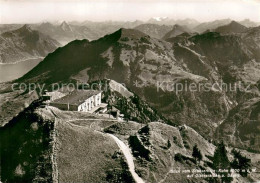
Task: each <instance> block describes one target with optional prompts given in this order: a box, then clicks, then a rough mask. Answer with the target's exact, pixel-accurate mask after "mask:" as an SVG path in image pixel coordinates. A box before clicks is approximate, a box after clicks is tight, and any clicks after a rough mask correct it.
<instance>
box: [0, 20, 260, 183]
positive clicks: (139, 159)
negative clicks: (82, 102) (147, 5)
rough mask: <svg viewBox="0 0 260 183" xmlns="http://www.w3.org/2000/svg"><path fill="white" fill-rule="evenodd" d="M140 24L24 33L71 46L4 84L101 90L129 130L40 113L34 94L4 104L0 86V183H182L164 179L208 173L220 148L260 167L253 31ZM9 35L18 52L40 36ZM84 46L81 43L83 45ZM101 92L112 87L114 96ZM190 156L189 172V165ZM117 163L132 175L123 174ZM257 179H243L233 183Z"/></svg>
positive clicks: (228, 24) (258, 43) (258, 35)
mask: <svg viewBox="0 0 260 183" xmlns="http://www.w3.org/2000/svg"><path fill="white" fill-rule="evenodd" d="M148 22H149V23H147V22H141V21H135V22H124V23H122V22H102V23H96V22H90V21H86V22H83V23H78V22H73V23H72V22H71V23H66V22H63V23H61V24H58V25H53V24H49V23H45V24H39V25H34V26H33V28H34V29H38V30H39V31H41V29H44V31H45V34H48V35H52V36H53V37H56V39H58V40H59V42H63V41H65V42H67V41H70V40H73V41H71V42H69V43H67V44H66V45H65V46H62V47H59V48H57V49H56V50H55V51H53V52H51V53H49V54H48V55H47V56H46V57H45V58H44V59H43V61H42V62H40V63H39V64H38V65H37V66H36V67H35V68H33V69H32V70H31V71H29V72H28V73H26V74H25V75H24V76H23V77H21V78H19V79H17V80H16V81H14V82H15V83H25V84H29V83H37V84H44V86H45V87H46V88H45V89H47V90H50V88H51V85H52V84H54V83H58V84H68V83H78V82H79V83H86V82H87V83H92V82H97V81H98V82H99V83H100V84H101V83H108V85H109V89H108V90H104V91H103V95H104V96H103V102H105V103H108V104H109V105H112V106H114V107H117V108H118V110H119V111H120V113H121V114H124V116H125V117H126V116H127V117H128V120H129V121H128V120H127V121H124V122H122V121H119V120H109V119H107V118H103V117H100V116H97V115H95V114H88V113H81V112H73V111H61V110H59V109H57V108H54V107H50V106H48V107H44V108H42V103H41V101H40V100H35V98H34V95H36V94H35V92H31V93H30V92H29V93H28V92H26V91H25V92H23V93H22V92H19V91H17V92H14V91H12V90H11V83H3V84H0V86H1V89H0V96H1V97H0V101H1V102H0V111H1V115H2V116H3V119H1V121H0V122H1V125H2V126H3V127H1V128H0V132H1V133H0V137H1V138H0V142H1V145H2V148H1V149H0V151H1V153H0V154H1V158H2V159H3V161H1V166H5V167H7V168H6V169H4V170H3V175H4V177H2V178H3V180H4V181H14V182H15V181H18V182H19V181H20V182H21V181H24V180H26V181H36V182H37V181H43V182H48V181H49V182H51V181H60V182H73V181H77V182H86V181H87V182H95V181H96V182H134V180H133V178H136V176H137V177H138V178H140V179H141V180H143V181H147V182H190V181H191V179H190V178H187V177H186V176H184V175H182V174H175V173H173V172H174V171H175V167H178V168H180V169H187V167H188V168H189V169H199V170H208V171H213V169H214V167H213V164H214V151H215V152H216V149H217V146H218V144H219V142H220V141H221V140H222V141H224V142H225V144H226V145H227V150H226V149H224V151H225V153H226V154H227V157H228V158H227V159H228V160H230V161H231V160H233V159H234V157H232V156H233V155H232V149H233V148H238V149H239V151H241V153H242V154H243V155H246V156H248V157H250V158H251V160H252V161H251V163H252V166H253V167H255V168H257V169H258V168H259V167H260V166H259V161H260V159H259V153H260V148H259V147H260V143H259V140H258V139H259V138H260V131H259V129H260V118H259V117H260V27H257V26H256V27H250V26H249V27H246V26H244V25H242V24H240V23H239V22H235V21H232V20H229V19H226V20H218V21H214V22H206V23H202V24H199V23H198V22H196V21H194V20H190V19H187V20H184V21H183V22H186V23H185V24H184V23H183V24H182V23H180V22H178V24H177V22H176V21H173V20H171V19H168V18H167V17H164V18H160V17H157V18H153V19H150V20H149V21H148ZM244 23H247V24H248V25H254V24H252V23H251V22H249V21H245V22H244ZM122 24H123V25H124V26H125V27H127V28H122V27H124V26H123V25H122ZM187 24H189V26H187ZM41 26H42V27H41ZM40 27H41V28H40ZM18 30H19V31H18V32H19V34H18V33H17V30H14V31H10V32H7V33H4V34H7V35H6V36H8V35H9V36H10V35H12V36H13V35H15V36H17V35H21V34H22V33H23V34H24V32H25V33H26V35H27V34H29V35H30V41H29V42H30V43H31V42H33V41H31V39H32V38H34V36H32V35H31V33H32V32H33V35H34V34H36V35H39V34H40V35H42V33H39V32H38V31H35V30H32V29H31V28H30V27H28V26H23V27H22V28H21V29H18ZM95 30H99V31H95ZM42 31H43V30H42ZM85 31H86V32H85ZM74 33H75V34H74ZM85 33H86V34H85ZM92 33H93V34H92ZM89 35H91V36H93V40H92V39H91V38H90V37H89V39H86V38H87V36H89ZM59 36H61V37H59ZM74 36H75V37H74ZM77 36H79V37H77ZM81 36H82V37H81ZM18 37H21V36H18ZM24 37H26V36H24ZM36 37H37V36H36ZM47 37H49V36H47ZM99 37H100V38H99ZM75 38H76V39H81V40H74V39H75ZM26 40H27V39H25V40H23V42H25V43H26ZM32 40H34V39H32ZM36 40H37V39H36ZM28 45H29V46H31V44H29V43H28ZM29 46H28V48H30V49H34V48H35V46H32V47H29ZM30 49H29V50H30ZM112 83H114V84H116V85H120V86H122V85H123V84H124V86H125V91H124V92H121V91H119V90H116V89H115V88H113V87H112V86H111V84H112ZM191 88H193V89H191ZM2 96H3V97H2ZM10 134H11V135H10ZM115 139H116V140H115ZM14 141H15V142H16V143H11V142H14ZM122 143H123V144H127V146H124V145H122ZM122 146H123V147H124V151H122ZM195 146H197V147H198V148H199V149H200V151H201V153H202V157H203V158H202V161H201V162H197V161H196V159H194V158H193V148H194V147H195ZM32 147H35V148H34V149H33V148H32ZM128 148H129V149H128ZM86 149H88V151H86ZM127 150H129V151H127ZM125 151H127V152H125ZM127 153H128V155H129V154H130V159H132V161H133V163H132V164H134V166H135V167H131V168H130V165H129V157H128V158H127V156H126V155H125V154H127ZM3 157H5V158H3ZM16 157H19V158H16ZM90 157H91V158H90ZM90 159H91V160H90ZM10 162H11V163H10ZM97 165H98V166H97ZM126 167H128V168H126ZM132 171H134V172H135V174H133V172H132ZM133 175H135V176H133ZM259 178H260V177H259V175H258V174H257V173H255V174H254V173H250V174H249V176H248V177H237V178H234V182H249V181H258V180H259ZM192 181H194V182H214V181H215V182H218V181H221V180H220V179H217V180H215V179H214V180H213V179H207V178H197V177H195V178H194V179H192Z"/></svg>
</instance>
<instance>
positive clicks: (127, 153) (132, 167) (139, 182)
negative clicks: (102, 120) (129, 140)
mask: <svg viewBox="0 0 260 183" xmlns="http://www.w3.org/2000/svg"><path fill="white" fill-rule="evenodd" d="M108 135H109V136H111V137H112V138H113V139H114V140H115V141H116V143H117V145H118V147H119V148H120V150H121V151H122V152H123V154H124V156H125V158H126V161H127V164H128V168H129V171H130V173H131V174H132V176H133V178H134V180H135V182H136V183H144V181H143V179H142V178H141V177H139V176H138V175H137V173H136V172H135V164H134V158H133V155H132V153H131V150H130V149H129V147H127V146H126V145H125V144H124V142H122V141H121V140H119V139H118V138H117V137H116V136H114V135H112V134H108Z"/></svg>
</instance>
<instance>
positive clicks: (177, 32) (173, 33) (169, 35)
mask: <svg viewBox="0 0 260 183" xmlns="http://www.w3.org/2000/svg"><path fill="white" fill-rule="evenodd" d="M183 33H188V34H189V33H191V30H190V29H188V28H187V27H184V26H180V25H178V24H176V25H174V26H173V28H172V30H171V31H169V32H167V33H166V34H165V35H164V36H163V37H162V39H163V40H166V39H170V38H173V37H176V36H178V35H181V34H183Z"/></svg>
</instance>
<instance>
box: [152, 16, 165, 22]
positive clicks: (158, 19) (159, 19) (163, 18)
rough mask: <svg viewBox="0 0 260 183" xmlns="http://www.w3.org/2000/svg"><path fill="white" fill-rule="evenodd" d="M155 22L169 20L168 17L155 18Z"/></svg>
mask: <svg viewBox="0 0 260 183" xmlns="http://www.w3.org/2000/svg"><path fill="white" fill-rule="evenodd" d="M153 19H154V20H156V21H158V22H161V21H163V20H166V19H168V17H153Z"/></svg>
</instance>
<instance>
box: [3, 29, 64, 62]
mask: <svg viewBox="0 0 260 183" xmlns="http://www.w3.org/2000/svg"><path fill="white" fill-rule="evenodd" d="M58 46H60V44H59V43H58V42H57V41H56V40H54V39H52V38H50V37H49V36H47V35H45V34H43V33H40V32H38V31H35V30H32V29H31V28H30V26H28V25H24V26H23V27H21V28H19V29H17V30H13V31H9V32H4V33H2V34H1V35H0V50H1V52H0V63H12V62H19V61H22V60H26V59H31V58H38V57H45V56H46V55H47V54H48V53H50V52H53V51H54V50H55V49H56V48H57V47H58Z"/></svg>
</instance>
